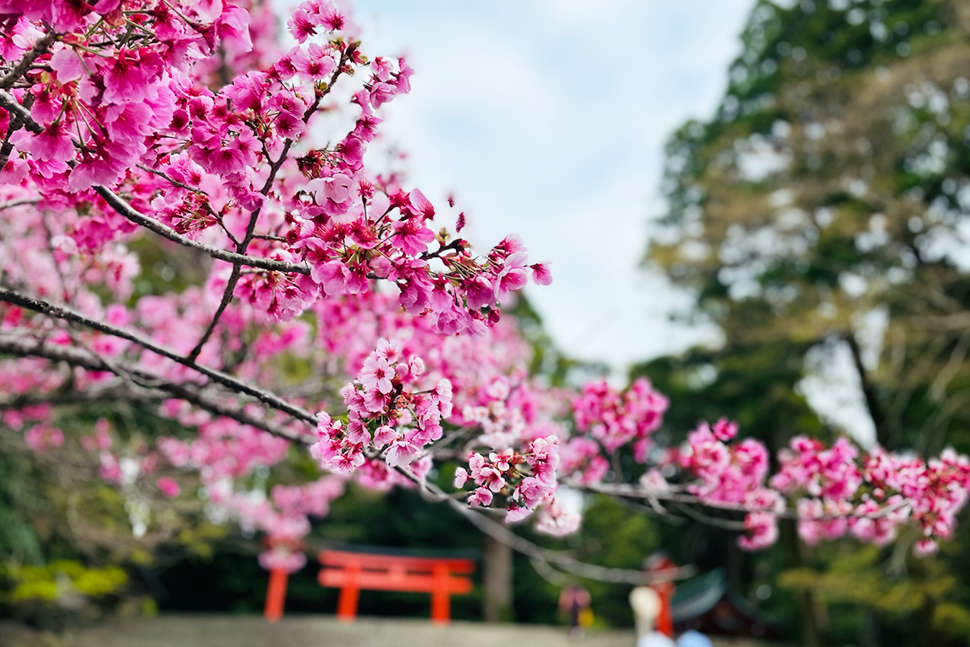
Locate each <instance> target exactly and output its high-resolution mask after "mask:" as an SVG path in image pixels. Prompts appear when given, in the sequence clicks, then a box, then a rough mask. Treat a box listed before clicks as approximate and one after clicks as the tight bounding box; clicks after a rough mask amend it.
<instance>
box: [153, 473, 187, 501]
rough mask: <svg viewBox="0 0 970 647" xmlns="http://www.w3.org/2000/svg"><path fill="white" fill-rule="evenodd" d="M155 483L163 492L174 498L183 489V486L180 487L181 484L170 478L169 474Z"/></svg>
mask: <svg viewBox="0 0 970 647" xmlns="http://www.w3.org/2000/svg"><path fill="white" fill-rule="evenodd" d="M155 484H156V485H158V489H159V490H161V492H162V494H164V495H165V496H167V497H168V498H170V499H174V498H175V497H177V496H178V495H179V493H180V492H181V491H182V488H180V487H179V484H178V483H176V482H175V480H174V479H172V478H169V477H168V476H163V477H161V478H159V479H158V481H156V482H155Z"/></svg>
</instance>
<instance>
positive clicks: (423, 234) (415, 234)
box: [391, 218, 434, 256]
mask: <svg viewBox="0 0 970 647" xmlns="http://www.w3.org/2000/svg"><path fill="white" fill-rule="evenodd" d="M392 226H393V229H394V236H393V237H392V238H391V244H392V245H394V246H395V247H399V248H400V249H402V250H404V253H405V254H409V255H411V256H416V255H418V254H421V253H422V252H425V251H427V249H428V243H430V242H431V241H433V240H434V232H433V231H431V230H430V229H428V228H427V227H425V226H424V225H423V224H421V221H420V220H419V219H418V218H408V219H407V220H398V221H395V222H394V224H393V225H392Z"/></svg>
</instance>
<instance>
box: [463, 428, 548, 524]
mask: <svg viewBox="0 0 970 647" xmlns="http://www.w3.org/2000/svg"><path fill="white" fill-rule="evenodd" d="M558 464H559V438H558V437H556V436H550V437H549V438H536V439H535V440H533V441H531V442H530V443H529V445H528V450H527V451H526V452H525V453H522V454H520V453H518V452H516V451H515V450H513V449H504V450H502V451H500V452H490V453H489V454H488V456H487V457H486V456H485V455H483V454H479V453H476V452H473V453H472V454H471V455H470V456H469V457H468V469H467V470H466V469H465V468H464V467H458V469H457V470H455V487H456V488H464V486H465V484H466V483H468V482H469V481H471V482H472V483H473V484H474V485H475V486H476V487H475V490H474V491H473V492H472V493H471V494H470V495H469V496H468V501H469V503H470V504H471V505H473V506H490V505H492V503H493V501H494V500H495V495H499V496H501V497H502V498H503V499H504V507H505V509H506V510H507V511H508V513H507V514H506V517H505V521H506V523H517V522H519V521H522V520H523V519H525V518H526V517H528V516H529V515H530V514H531V513H532V512H533V511H534V510H536V509H537V508H538V507H539V506H542V505H546V506H549V505H552V503H553V497H554V496H555V493H556V487H557V485H558V484H557V481H556V467H557V465H558Z"/></svg>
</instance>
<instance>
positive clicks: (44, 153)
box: [10, 119, 74, 162]
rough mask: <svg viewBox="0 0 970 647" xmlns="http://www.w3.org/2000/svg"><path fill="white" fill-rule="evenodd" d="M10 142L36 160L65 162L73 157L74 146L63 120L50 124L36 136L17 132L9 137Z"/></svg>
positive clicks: (20, 131)
mask: <svg viewBox="0 0 970 647" xmlns="http://www.w3.org/2000/svg"><path fill="white" fill-rule="evenodd" d="M10 141H11V142H12V143H13V144H14V146H16V147H17V148H19V149H20V150H22V151H24V152H25V153H30V154H31V155H32V156H33V157H34V158H35V159H38V160H54V161H58V162H66V161H68V160H70V159H72V158H73V157H74V144H73V143H72V142H71V135H70V133H69V132H68V130H67V122H66V121H65V120H64V119H62V120H60V121H58V122H55V123H52V124H51V125H50V126H48V127H47V128H45V129H44V130H43V131H41V132H40V133H38V134H36V135H34V134H32V133H30V132H28V131H26V130H18V131H17V132H15V133H14V134H13V135H11V136H10Z"/></svg>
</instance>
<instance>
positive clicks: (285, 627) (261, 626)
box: [0, 615, 755, 647]
mask: <svg viewBox="0 0 970 647" xmlns="http://www.w3.org/2000/svg"><path fill="white" fill-rule="evenodd" d="M35 645H37V646H40V647H300V646H301V645H306V646H307V647H311V646H312V647H453V646H460V647H508V646H509V645H522V646H523V647H566V646H569V647H633V645H634V636H633V632H632V631H596V632H591V633H590V634H589V635H587V636H586V638H584V639H583V640H580V641H574V640H570V639H569V637H568V636H567V635H566V630H565V628H563V627H543V626H534V625H486V624H481V623H473V622H455V623H452V624H451V625H449V626H448V627H444V628H439V627H435V626H434V625H432V624H431V623H430V622H428V621H427V620H399V619H393V620H390V619H377V618H364V619H361V620H358V621H357V622H355V623H353V624H342V623H340V622H338V621H337V620H336V619H335V618H333V617H329V616H290V617H286V618H284V619H283V620H282V621H281V622H279V623H278V624H270V623H268V622H266V621H265V620H263V619H262V618H261V617H258V616H193V615H166V616H163V617H159V618H151V619H132V620H114V621H109V622H106V623H103V624H99V625H97V626H93V627H88V628H86V629H83V630H77V631H73V632H70V633H68V634H66V635H64V636H62V637H59V638H58V637H55V636H53V635H46V636H41V635H38V634H36V633H33V632H27V631H24V630H22V629H20V628H15V626H14V625H11V624H5V623H3V622H0V647H34V646H35ZM728 645H730V646H731V647H755V643H749V642H743V641H740V642H739V641H732V642H715V646H716V647H727V646H728Z"/></svg>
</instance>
